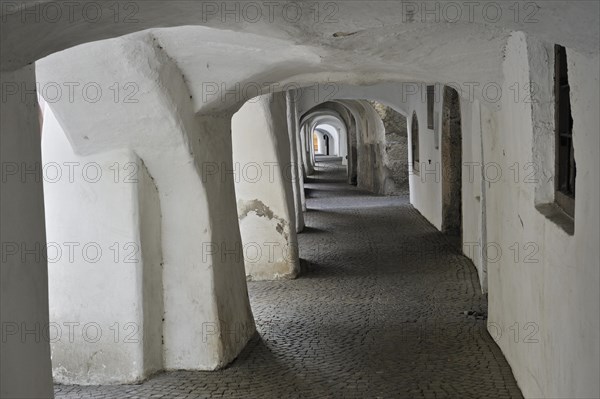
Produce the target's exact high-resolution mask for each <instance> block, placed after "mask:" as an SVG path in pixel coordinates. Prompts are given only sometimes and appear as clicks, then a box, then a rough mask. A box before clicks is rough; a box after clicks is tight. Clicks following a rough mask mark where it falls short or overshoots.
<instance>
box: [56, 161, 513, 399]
mask: <svg viewBox="0 0 600 399" xmlns="http://www.w3.org/2000/svg"><path fill="white" fill-rule="evenodd" d="M317 168H318V171H317V173H315V175H314V176H313V177H312V178H311V179H310V180H309V181H308V182H307V184H306V194H307V206H308V212H307V213H306V214H305V217H306V226H307V227H306V229H305V231H304V232H303V233H302V234H300V235H299V237H298V240H299V245H300V257H301V258H302V262H303V265H302V268H303V271H302V275H301V277H299V278H298V279H296V280H285V281H268V282H267V281H262V282H249V283H248V284H249V293H250V299H251V304H252V309H253V312H254V316H255V319H256V323H257V328H258V330H259V332H260V337H255V338H254V339H253V340H252V341H251V342H250V343H249V344H248V346H247V347H246V349H245V350H244V351H243V352H242V353H241V354H240V356H239V357H238V358H237V360H236V361H235V362H234V363H233V364H231V365H230V366H229V367H227V368H226V369H224V370H221V371H218V372H193V371H171V372H166V373H162V374H159V375H157V376H155V377H153V378H151V379H149V380H148V381H146V382H144V383H142V384H139V385H120V386H89V387H81V386H62V385H56V386H55V392H56V397H57V398H92V397H93V398H119V399H120V398H124V397H128V398H149V397H153V398H154V397H164V398H205V397H206V398H213V397H219V398H221V397H225V398H274V397H279V398H286V399H287V398H376V397H379V398H408V397H427V398H438V397H448V398H470V397H473V398H481V397H490V398H509V397H516V398H520V397H522V396H521V393H520V391H519V389H518V387H517V385H516V383H515V380H514V378H513V376H512V373H511V370H510V368H509V366H508V364H507V362H506V360H505V359H504V356H503V355H502V353H501V352H500V350H499V349H498V347H497V346H496V344H495V343H494V340H493V338H492V337H491V336H490V335H489V334H488V333H487V331H486V327H485V324H486V320H485V311H486V308H487V305H486V300H485V297H484V296H483V295H482V294H481V292H480V290H479V284H478V277H477V273H476V271H475V269H474V267H473V266H472V264H471V263H470V261H469V260H468V259H467V258H465V257H464V256H462V255H461V254H460V252H459V251H458V250H456V249H455V247H454V246H453V245H452V244H451V243H450V242H449V241H448V240H446V239H445V237H444V235H443V234H442V233H440V232H438V231H437V230H436V229H435V228H434V227H433V226H431V225H430V224H429V223H428V222H427V221H426V220H425V219H424V218H423V217H422V216H421V215H420V214H419V213H418V212H417V211H416V210H415V209H414V208H413V207H412V206H411V205H410V204H409V202H408V198H407V197H383V196H375V195H372V194H369V193H366V192H363V191H360V190H358V189H357V188H355V187H353V186H349V185H347V183H346V182H345V179H346V178H345V174H344V170H343V167H342V166H341V165H340V164H339V161H338V162H335V161H333V160H332V159H329V160H328V161H327V162H320V163H318V164H317ZM468 311H475V312H476V313H475V314H474V315H475V317H474V316H468V315H466V314H465V312H468Z"/></svg>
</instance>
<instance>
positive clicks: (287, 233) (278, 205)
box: [232, 93, 300, 280]
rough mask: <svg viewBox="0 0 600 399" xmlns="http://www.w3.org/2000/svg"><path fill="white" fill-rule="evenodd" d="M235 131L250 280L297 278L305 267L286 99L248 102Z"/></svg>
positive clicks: (240, 208) (237, 117)
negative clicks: (301, 257)
mask: <svg viewBox="0 0 600 399" xmlns="http://www.w3.org/2000/svg"><path fill="white" fill-rule="evenodd" d="M232 127H233V129H232V130H233V142H234V145H233V157H234V161H235V165H236V169H237V170H238V171H239V176H238V177H239V178H238V179H237V180H236V195H237V201H238V217H239V222H240V231H241V234H242V240H243V243H244V254H245V265H246V275H247V276H248V278H251V279H255V280H264V279H278V278H293V277H295V276H296V275H297V274H298V272H299V269H300V267H299V260H298V244H297V237H296V226H295V217H294V213H295V211H294V199H293V192H292V179H291V169H292V168H291V166H292V165H291V154H290V144H289V143H290V141H289V135H288V126H287V117H286V102H285V94H284V93H278V94H274V95H265V96H262V97H260V98H258V99H253V100H251V101H248V102H247V103H246V104H245V105H244V106H243V107H242V108H241V109H240V110H239V111H238V112H237V113H236V114H235V115H234V117H233V121H232Z"/></svg>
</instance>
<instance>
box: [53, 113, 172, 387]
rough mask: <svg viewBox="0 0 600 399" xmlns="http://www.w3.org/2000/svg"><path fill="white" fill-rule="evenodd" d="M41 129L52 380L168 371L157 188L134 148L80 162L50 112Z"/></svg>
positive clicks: (131, 378) (127, 377)
mask: <svg viewBox="0 0 600 399" xmlns="http://www.w3.org/2000/svg"><path fill="white" fill-rule="evenodd" d="M43 126H44V127H43V134H42V153H43V160H44V169H43V170H44V193H45V209H46V231H47V240H48V263H49V264H48V273H49V301H50V320H51V322H52V328H51V329H50V332H51V338H52V344H51V347H52V363H53V364H52V368H53V374H54V380H55V381H56V382H60V383H65V384H84V385H87V384H115V383H132V382H136V381H140V380H142V379H144V378H146V377H147V376H148V375H150V374H152V373H154V372H156V371H159V370H161V369H162V366H163V364H162V363H163V362H162V342H161V341H162V317H163V298H162V252H161V240H160V228H161V223H160V222H161V220H160V219H161V218H160V202H159V199H158V192H157V189H156V186H155V185H154V181H153V179H152V178H151V177H150V175H149V174H148V171H147V170H146V167H145V165H144V163H143V162H142V161H141V160H140V159H139V158H138V157H137V156H136V155H135V154H134V153H133V152H131V151H129V150H113V151H109V152H104V153H102V154H97V155H90V156H78V155H76V154H75V153H74V152H73V150H72V148H71V144H70V143H69V141H68V139H67V137H66V136H65V133H64V131H63V129H62V127H61V126H60V124H59V123H58V121H57V120H56V118H55V117H54V114H53V112H52V110H51V109H50V107H49V106H46V107H45V110H44V125H43Z"/></svg>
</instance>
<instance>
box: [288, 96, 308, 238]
mask: <svg viewBox="0 0 600 399" xmlns="http://www.w3.org/2000/svg"><path fill="white" fill-rule="evenodd" d="M286 104H287V110H286V113H287V121H288V133H289V138H290V156H291V165H290V166H291V172H292V190H293V194H294V209H295V216H296V232H298V233H299V232H301V231H302V229H304V214H303V213H302V193H303V191H304V187H303V185H301V176H302V175H301V170H300V168H299V165H300V160H299V157H298V148H297V145H298V142H297V137H298V134H299V132H298V115H297V109H296V103H295V101H294V97H293V94H292V93H290V92H287V93H286Z"/></svg>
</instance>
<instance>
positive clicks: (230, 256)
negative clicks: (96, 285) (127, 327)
mask: <svg viewBox="0 0 600 399" xmlns="http://www.w3.org/2000/svg"><path fill="white" fill-rule="evenodd" d="M97 54H109V55H110V57H108V56H107V57H104V58H103V59H102V61H101V62H100V63H98V64H97V65H95V66H94V67H90V65H89V60H90V59H93V58H94V57H95V56H96V55H97ZM114 60H120V62H114ZM37 68H38V73H39V74H40V82H41V84H42V85H43V84H44V83H46V82H94V83H95V84H97V85H99V86H100V87H101V88H105V91H104V93H107V92H108V93H111V91H110V90H109V89H108V88H110V87H114V86H113V85H114V83H115V82H121V83H122V84H125V83H124V82H135V87H136V90H139V94H140V95H139V96H136V97H135V98H134V99H133V100H132V101H125V100H124V99H123V98H120V101H115V98H114V96H113V95H110V94H108V95H106V94H105V95H103V96H100V97H99V98H98V99H97V101H95V102H90V101H81V98H80V97H78V98H77V99H76V100H75V101H72V102H71V101H69V96H66V95H65V96H62V97H61V98H59V99H58V100H57V101H55V102H53V103H52V109H53V111H54V113H55V115H56V117H57V119H58V120H59V121H60V123H61V126H62V128H63V129H64V131H65V134H66V135H67V137H68V139H69V142H70V143H71V145H72V147H73V149H74V151H75V152H76V153H77V154H79V155H82V156H94V157H95V156H97V155H99V154H102V153H107V152H112V151H120V150H122V149H131V150H132V151H133V152H135V154H136V155H137V156H138V157H139V158H140V159H142V160H143V162H144V165H145V166H146V168H147V170H148V175H149V176H152V179H153V180H154V184H155V185H156V189H157V192H158V194H157V195H158V200H159V201H158V202H159V203H160V215H161V224H160V226H161V227H160V232H161V241H162V259H163V267H162V286H163V292H162V294H161V293H155V292H153V295H159V296H160V295H162V297H163V304H164V312H163V317H162V319H164V320H163V331H162V335H163V337H162V338H163V341H162V342H163V367H164V368H165V369H189V370H212V369H216V368H219V367H223V366H225V365H226V364H228V363H229V362H231V361H232V360H233V359H235V357H236V356H237V355H238V354H239V353H240V351H241V350H242V349H243V348H244V346H245V345H246V343H247V342H248V340H249V338H250V337H251V336H252V335H253V334H254V333H255V327H254V321H253V319H252V313H251V309H250V303H249V299H248V292H247V287H246V280H245V274H244V263H243V257H242V252H241V237H240V232H239V227H238V220H237V212H236V202H235V188H234V183H233V179H231V178H230V177H228V175H227V173H226V172H225V171H227V170H231V169H232V168H233V165H232V146H231V113H224V114H214V115H211V116H199V115H198V112H197V110H196V109H195V108H194V104H193V103H192V101H191V99H192V96H191V94H190V90H189V87H188V86H187V82H186V81H185V80H184V78H183V73H182V71H181V70H180V69H179V68H178V66H177V64H175V63H174V62H173V60H172V59H171V58H170V57H169V56H168V54H166V53H165V51H164V48H163V47H162V46H160V45H159V44H158V43H157V42H156V40H154V38H153V37H152V35H151V34H149V33H148V34H141V35H138V36H136V37H133V38H131V37H130V38H119V39H115V40H105V41H100V42H95V43H89V44H87V45H86V46H80V47H75V48H72V49H69V50H66V51H64V52H61V53H57V54H53V55H51V56H49V57H46V58H44V59H43V60H41V61H38V63H37ZM81 84H83V83H81ZM286 134H287V133H286ZM219 172H223V173H219ZM117 211H118V210H115V212H117ZM142 244H143V242H142ZM119 306H124V304H123V303H121V304H120V305H119ZM162 319H161V320H162Z"/></svg>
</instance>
